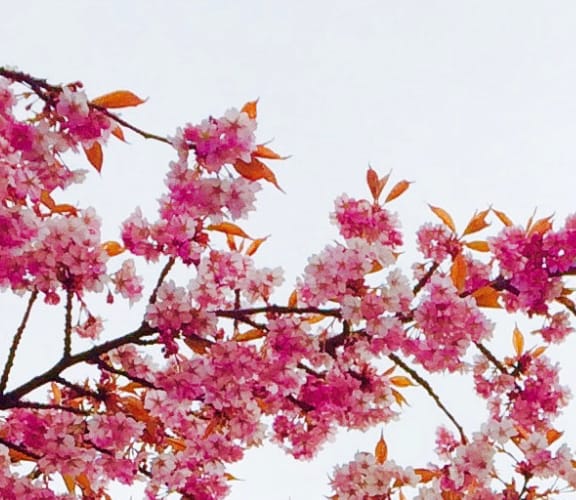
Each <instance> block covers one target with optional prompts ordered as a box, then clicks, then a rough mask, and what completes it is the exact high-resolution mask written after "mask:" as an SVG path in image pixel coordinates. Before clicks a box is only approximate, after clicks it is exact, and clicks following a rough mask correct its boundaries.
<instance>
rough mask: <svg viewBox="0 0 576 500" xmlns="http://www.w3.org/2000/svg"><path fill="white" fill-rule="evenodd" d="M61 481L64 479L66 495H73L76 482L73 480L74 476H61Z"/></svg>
mask: <svg viewBox="0 0 576 500" xmlns="http://www.w3.org/2000/svg"><path fill="white" fill-rule="evenodd" d="M62 479H64V484H65V485H66V489H67V490H68V493H74V490H75V489H76V481H75V480H74V476H72V475H71V474H62Z"/></svg>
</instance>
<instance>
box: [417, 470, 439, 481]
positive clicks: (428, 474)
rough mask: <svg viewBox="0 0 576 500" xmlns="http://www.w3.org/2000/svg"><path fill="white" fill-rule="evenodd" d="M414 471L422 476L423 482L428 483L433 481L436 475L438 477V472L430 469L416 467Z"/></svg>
mask: <svg viewBox="0 0 576 500" xmlns="http://www.w3.org/2000/svg"><path fill="white" fill-rule="evenodd" d="M414 473H415V474H418V475H419V476H420V482H421V483H427V482H428V481H432V479H434V478H435V477H438V472H435V471H433V470H430V469H414Z"/></svg>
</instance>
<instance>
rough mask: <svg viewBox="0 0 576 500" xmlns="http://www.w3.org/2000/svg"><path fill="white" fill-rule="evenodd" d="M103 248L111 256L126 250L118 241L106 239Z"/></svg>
mask: <svg viewBox="0 0 576 500" xmlns="http://www.w3.org/2000/svg"><path fill="white" fill-rule="evenodd" d="M101 247H102V250H104V251H105V252H106V253H107V254H108V256H109V257H114V256H115V255H120V254H121V253H122V252H124V250H126V249H125V248H124V247H123V246H122V245H121V244H120V243H118V242H117V241H105V242H104V243H102V245H101Z"/></svg>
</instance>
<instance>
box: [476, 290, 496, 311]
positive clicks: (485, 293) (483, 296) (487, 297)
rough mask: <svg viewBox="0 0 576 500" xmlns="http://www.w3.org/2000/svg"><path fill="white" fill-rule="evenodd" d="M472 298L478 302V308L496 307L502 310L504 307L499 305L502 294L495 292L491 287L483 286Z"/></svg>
mask: <svg viewBox="0 0 576 500" xmlns="http://www.w3.org/2000/svg"><path fill="white" fill-rule="evenodd" d="M472 297H474V299H475V300H476V304H477V305H478V307H494V308H501V307H502V306H501V305H500V304H499V303H498V298H499V297H500V294H499V293H498V291H497V290H494V288H492V287H491V286H483V287H482V288H479V289H478V290H476V291H475V292H474V293H473V294H472Z"/></svg>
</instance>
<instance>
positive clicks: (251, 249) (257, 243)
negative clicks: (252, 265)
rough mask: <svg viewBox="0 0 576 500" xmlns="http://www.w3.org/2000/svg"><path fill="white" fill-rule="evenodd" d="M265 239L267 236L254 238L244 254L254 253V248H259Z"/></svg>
mask: <svg viewBox="0 0 576 500" xmlns="http://www.w3.org/2000/svg"><path fill="white" fill-rule="evenodd" d="M267 239H268V237H266V238H256V239H255V240H254V241H253V242H252V243H250V246H249V247H248V249H247V250H246V255H254V254H255V253H256V250H258V249H259V248H260V245H262V243H264V242H265V241H266V240H267Z"/></svg>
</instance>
